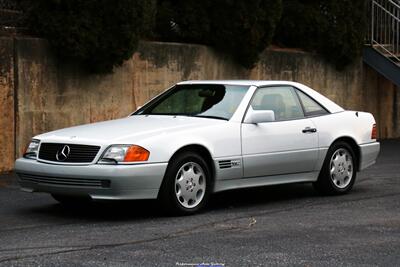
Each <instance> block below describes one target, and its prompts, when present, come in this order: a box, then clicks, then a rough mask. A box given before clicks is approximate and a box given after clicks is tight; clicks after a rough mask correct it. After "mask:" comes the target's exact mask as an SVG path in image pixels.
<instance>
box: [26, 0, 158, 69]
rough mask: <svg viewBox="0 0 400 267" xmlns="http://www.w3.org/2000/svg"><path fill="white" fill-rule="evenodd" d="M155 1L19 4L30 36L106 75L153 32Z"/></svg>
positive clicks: (82, 0)
mask: <svg viewBox="0 0 400 267" xmlns="http://www.w3.org/2000/svg"><path fill="white" fill-rule="evenodd" d="M155 4H156V2H155V0H118V1H112V0H35V1H29V0H25V1H23V5H24V7H25V11H26V13H27V21H28V25H29V26H30V28H31V30H32V31H33V33H35V34H37V35H39V36H41V37H44V38H46V39H47V40H48V41H49V43H50V45H51V46H52V47H53V48H54V50H55V51H56V53H57V54H58V55H59V56H60V57H61V58H65V59H71V60H73V61H74V62H79V63H81V64H82V65H84V66H86V67H87V68H88V69H89V70H91V71H93V72H110V71H112V69H113V67H114V66H118V65H121V64H122V63H123V61H124V60H126V59H129V58H130V57H131V56H132V54H133V53H134V51H135V49H136V47H137V44H138V41H139V39H140V38H141V37H142V36H143V35H144V34H145V33H148V32H150V30H151V29H152V28H153V21H154V17H155V8H156V6H155Z"/></svg>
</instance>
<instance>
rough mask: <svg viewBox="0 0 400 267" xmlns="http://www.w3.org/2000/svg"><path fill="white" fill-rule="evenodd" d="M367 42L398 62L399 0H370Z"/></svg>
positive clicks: (399, 57)
mask: <svg viewBox="0 0 400 267" xmlns="http://www.w3.org/2000/svg"><path fill="white" fill-rule="evenodd" d="M370 12H371V16H370V27H369V34H368V42H369V44H370V45H371V46H372V47H373V48H375V49H376V50H377V51H379V52H380V53H381V54H383V55H384V56H386V57H387V58H389V59H391V60H392V61H394V62H395V63H400V1H397V0H371V6H370Z"/></svg>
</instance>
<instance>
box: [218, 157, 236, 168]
mask: <svg viewBox="0 0 400 267" xmlns="http://www.w3.org/2000/svg"><path fill="white" fill-rule="evenodd" d="M218 164H219V168H220V169H228V168H235V167H240V160H239V159H233V160H220V161H218Z"/></svg>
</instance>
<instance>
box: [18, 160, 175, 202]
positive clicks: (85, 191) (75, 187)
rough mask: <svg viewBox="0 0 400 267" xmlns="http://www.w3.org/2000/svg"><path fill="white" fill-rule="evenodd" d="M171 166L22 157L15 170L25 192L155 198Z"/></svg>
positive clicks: (117, 197) (104, 198)
mask: <svg viewBox="0 0 400 267" xmlns="http://www.w3.org/2000/svg"><path fill="white" fill-rule="evenodd" d="M167 164H168V163H147V164H135V165H100V164H91V165H85V166H72V165H55V164H47V163H42V162H38V161H36V160H31V159H25V158H20V159H18V160H17V161H16V162H15V171H16V173H17V175H18V177H19V178H18V182H19V184H20V185H21V189H22V190H23V191H28V192H46V193H51V194H64V195H82V196H83V195H86V196H87V195H89V196H90V197H91V198H92V199H97V200H123V199H155V198H157V195H158V191H159V189H160V186H161V183H162V179H163V177H164V174H165V170H166V168H167Z"/></svg>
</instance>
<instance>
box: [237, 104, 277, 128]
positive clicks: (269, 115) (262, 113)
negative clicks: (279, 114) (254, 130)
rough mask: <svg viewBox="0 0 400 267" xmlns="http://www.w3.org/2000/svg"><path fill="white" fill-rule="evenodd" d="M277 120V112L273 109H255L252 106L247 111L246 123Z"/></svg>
mask: <svg viewBox="0 0 400 267" xmlns="http://www.w3.org/2000/svg"><path fill="white" fill-rule="evenodd" d="M271 121H275V112H274V111H273V110H253V109H252V108H251V107H250V109H249V110H248V112H247V115H246V118H245V119H244V122H245V123H253V124H257V123H262V122H271Z"/></svg>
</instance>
